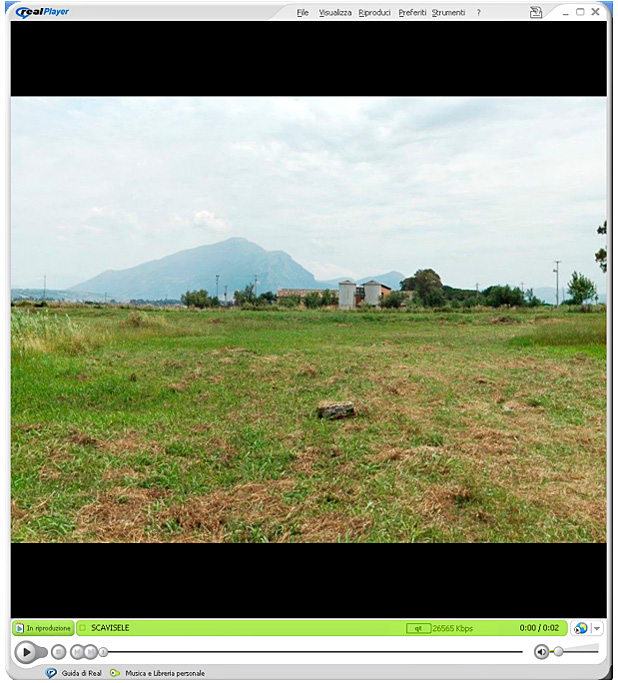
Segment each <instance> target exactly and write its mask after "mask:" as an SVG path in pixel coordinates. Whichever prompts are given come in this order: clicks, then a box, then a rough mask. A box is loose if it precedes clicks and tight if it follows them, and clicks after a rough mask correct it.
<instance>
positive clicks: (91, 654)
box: [84, 645, 99, 659]
mask: <svg viewBox="0 0 618 683" xmlns="http://www.w3.org/2000/svg"><path fill="white" fill-rule="evenodd" d="M98 654H99V651H98V650H97V648H96V647H95V646H94V645H86V647H85V648H84V656H85V657H86V659H94V658H95V657H96V656H97V655H98Z"/></svg>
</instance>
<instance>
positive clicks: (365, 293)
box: [339, 280, 392, 309]
mask: <svg viewBox="0 0 618 683" xmlns="http://www.w3.org/2000/svg"><path fill="white" fill-rule="evenodd" d="M391 292H392V289H391V288H390V287H388V286H387V285H383V284H381V283H380V282H377V281H376V280H369V282H365V284H364V285H360V286H358V285H357V284H356V282H352V280H344V281H343V282H340V283H339V308H344V309H350V308H356V307H357V306H359V305H360V304H361V303H362V302H364V303H365V304H366V305H367V306H380V305H381V304H382V297H383V296H387V295H388V294H390V293H391Z"/></svg>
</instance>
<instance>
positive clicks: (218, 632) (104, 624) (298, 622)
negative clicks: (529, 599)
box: [77, 619, 567, 636]
mask: <svg viewBox="0 0 618 683" xmlns="http://www.w3.org/2000/svg"><path fill="white" fill-rule="evenodd" d="M101 634H105V635H108V636H405V635H408V636H533V635H544V634H548V635H555V636H564V635H566V634H567V623H566V621H563V620H559V619H556V620H553V621H552V620H528V621H518V620H515V619H512V620H506V619H505V620H489V619H480V620H473V621H466V620H460V621H444V620H432V621H403V620H398V621H392V620H388V619H376V620H363V619H355V620H343V619H328V620H318V619H267V620H265V619H255V620H245V619H216V620H215V619H206V620H201V619H200V620H197V619H196V620H180V619H179V620H164V619H160V620H127V621H122V620H121V619H116V620H101V621H87V620H83V621H82V620H80V621H78V622H77V635H78V636H93V635H101Z"/></svg>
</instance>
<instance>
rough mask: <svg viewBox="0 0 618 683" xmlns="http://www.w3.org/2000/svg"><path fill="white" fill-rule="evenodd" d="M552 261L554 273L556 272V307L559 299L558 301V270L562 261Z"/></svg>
mask: <svg viewBox="0 0 618 683" xmlns="http://www.w3.org/2000/svg"><path fill="white" fill-rule="evenodd" d="M554 263H555V264H556V267H555V268H554V273H556V307H558V306H560V301H559V297H560V294H559V291H560V285H559V282H560V280H559V278H560V273H559V270H560V264H561V263H562V261H554Z"/></svg>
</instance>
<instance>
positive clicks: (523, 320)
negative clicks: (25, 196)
mask: <svg viewBox="0 0 618 683" xmlns="http://www.w3.org/2000/svg"><path fill="white" fill-rule="evenodd" d="M12 331H13V334H12V487H13V496H12V499H13V514H12V522H13V532H12V534H13V535H12V538H13V540H14V541H18V542H50V541H51V542H73V541H84V542H88V541H111V542H116V541H118V542H125V541H146V542H167V541H170V542H185V541H193V542H222V541H223V542H241V543H245V542H258V543H259V542H384V543H392V542H544V541H552V542H603V541H605V495H606V494H605V477H606V472H605V468H606V360H605V354H606V348H605V315H604V313H598V312H594V313H574V312H562V311H557V312H554V311H553V310H552V311H551V312H550V313H547V311H546V310H545V309H539V310H538V311H531V312H521V311H517V312H506V313H504V314H503V313H501V312H500V313H496V312H495V311H493V312H492V311H482V312H472V313H469V312H462V313H445V312H435V313H433V312H419V313H408V312H399V311H392V312H387V311H384V312H371V311H369V312H340V311H296V310H290V311H210V312H197V311H144V310H142V311H129V310H123V309H119V308H113V307H102V308H98V309H93V308H87V307H81V308H80V307H74V308H67V309H66V310H64V309H61V308H58V307H56V308H54V307H50V308H48V309H39V310H37V311H36V312H27V311H26V310H25V309H18V310H15V311H14V312H13V316H12ZM322 400H333V401H340V400H351V401H354V403H355V405H356V408H357V416H356V417H354V418H352V419H348V420H342V421H337V422H328V421H323V420H319V419H318V418H317V417H316V406H317V404H318V403H319V402H320V401H322Z"/></svg>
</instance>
